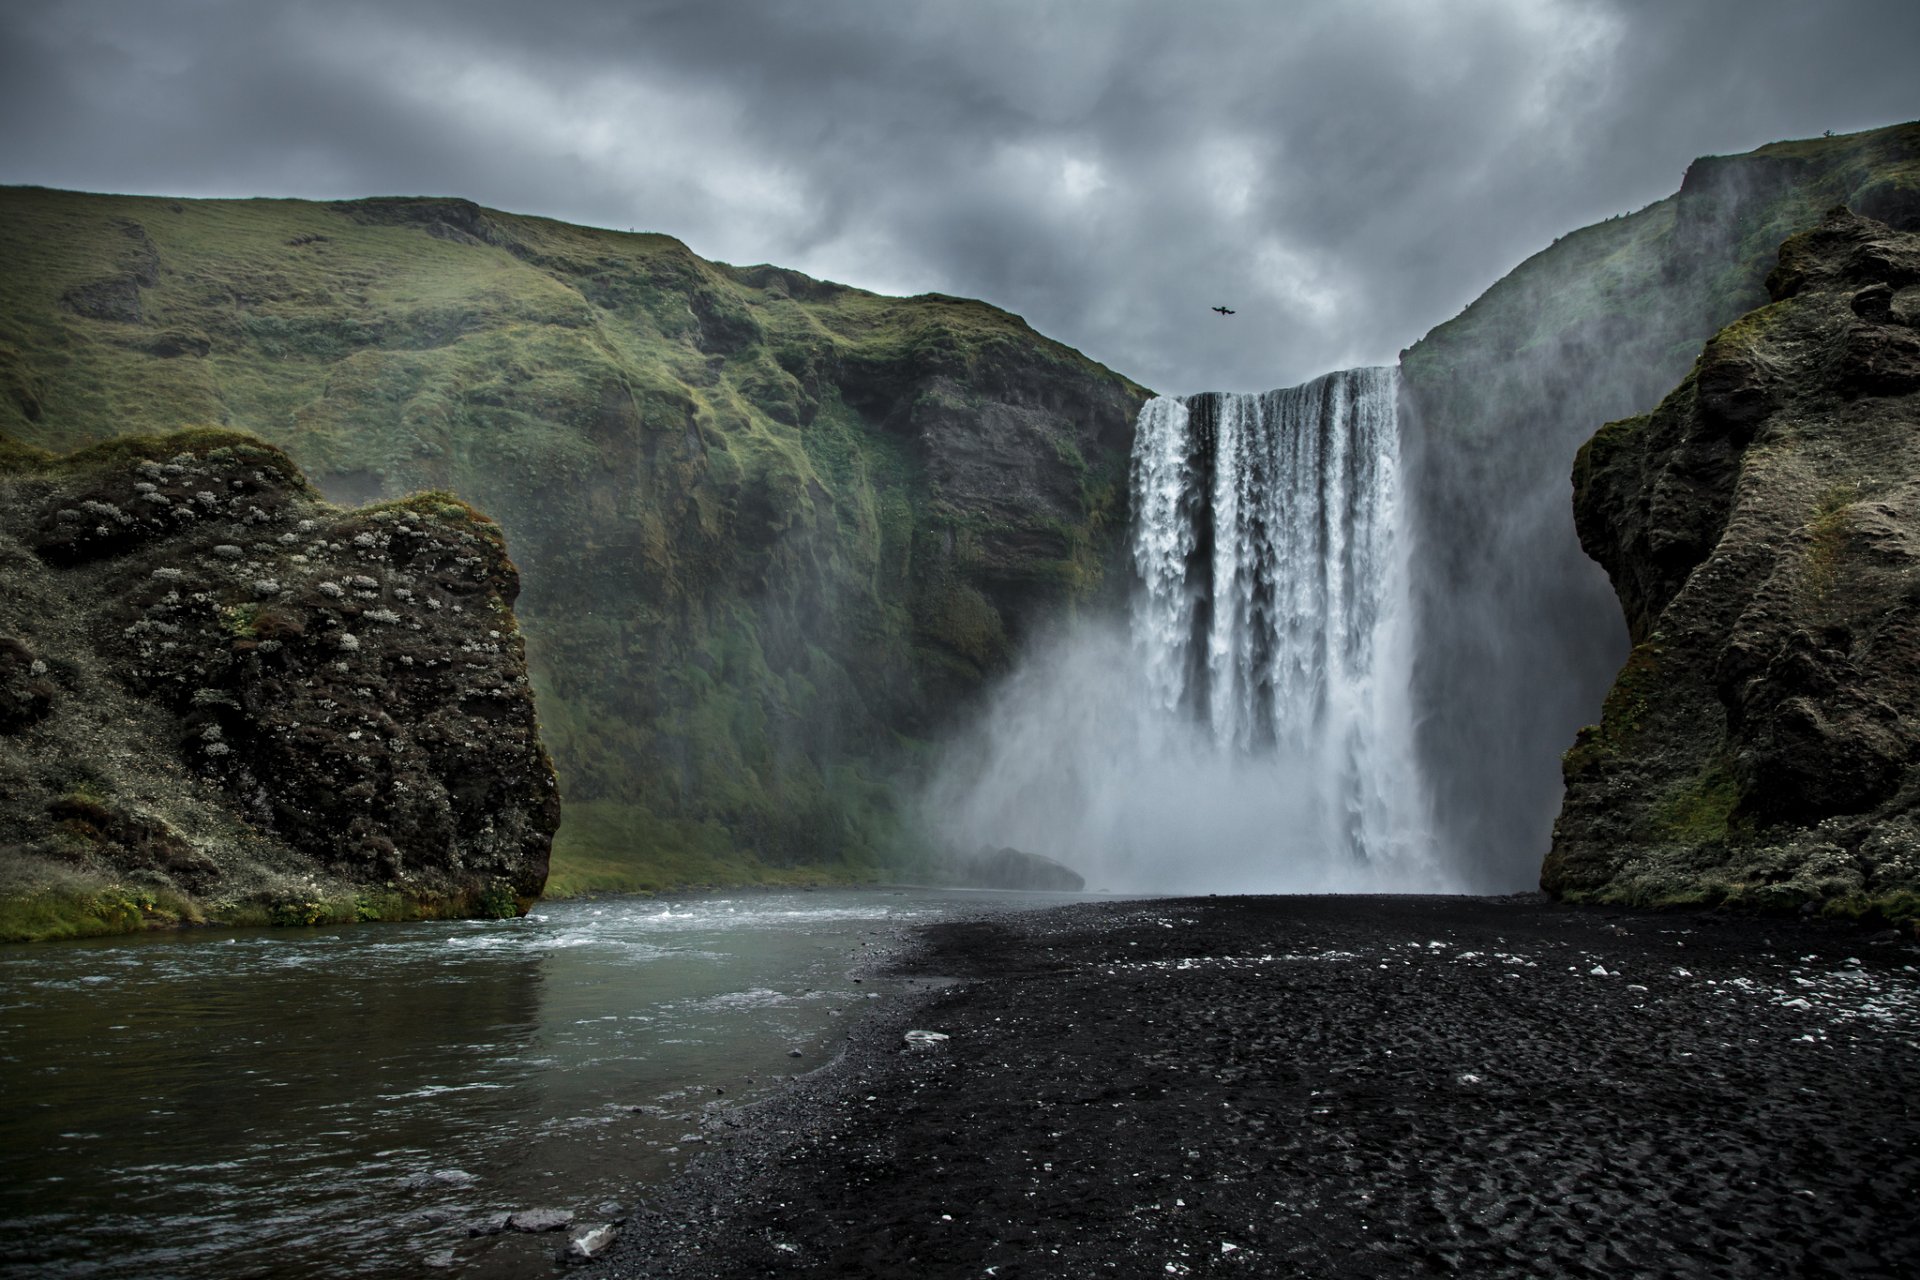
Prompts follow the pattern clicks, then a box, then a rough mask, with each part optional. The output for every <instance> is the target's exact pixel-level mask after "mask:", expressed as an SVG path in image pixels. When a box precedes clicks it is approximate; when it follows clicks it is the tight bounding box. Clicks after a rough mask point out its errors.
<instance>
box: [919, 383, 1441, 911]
mask: <svg viewBox="0 0 1920 1280" xmlns="http://www.w3.org/2000/svg"><path fill="white" fill-rule="evenodd" d="M1397 391H1398V387H1397V374H1396V372H1395V371H1394V370H1393V369H1390V368H1382V369H1350V370H1345V371H1342V372H1339V373H1333V374H1328V375H1327V376H1325V377H1323V378H1319V379H1317V380H1315V381H1313V382H1310V383H1308V384H1306V385H1305V386H1301V387H1292V388H1288V389H1286V390H1281V391H1270V392H1267V393H1265V394H1263V395H1227V394H1218V393H1213V394H1205V395H1195V396H1187V397H1183V398H1178V399H1176V398H1170V397H1160V398H1157V399H1154V400H1152V401H1150V402H1149V403H1148V404H1147V405H1146V406H1145V408H1143V409H1142V410H1141V413H1140V418H1139V421H1138V423H1137V424H1136V428H1135V440H1134V453H1133V495H1132V496H1133V517H1134V534H1133V557H1134V567H1135V570H1136V572H1137V576H1138V583H1137V590H1136V592H1135V595H1134V602H1133V607H1132V614H1131V617H1130V619H1129V620H1128V626H1127V628H1126V631H1127V633H1128V634H1126V635H1124V636H1122V635H1116V634H1114V631H1113V630H1112V629H1110V628H1107V629H1103V628H1102V627H1101V626H1100V625H1099V624H1098V623H1095V622H1089V623H1083V624H1081V625H1080V626H1078V627H1077V628H1076V629H1074V630H1071V631H1069V632H1068V633H1066V634H1064V635H1062V636H1059V637H1056V638H1055V639H1054V641H1053V643H1052V644H1051V645H1045V646H1041V647H1039V648H1037V649H1036V650H1035V652H1034V653H1033V654H1032V655H1030V657H1029V659H1028V661H1027V662H1026V663H1025V664H1023V666H1022V668H1021V669H1020V670H1018V671H1016V672H1015V673H1014V675H1013V676H1012V677H1011V678H1010V679H1009V681H1008V682H1007V685H1006V687H1005V689H1004V690H1003V692H1002V694H1001V696H1000V697H999V698H998V699H997V700H996V702H995V703H994V705H993V707H992V708H991V710H990V712H989V714H988V715H987V717H986V718H985V719H984V721H983V723H982V726H981V729H980V732H979V733H978V734H977V735H975V738H974V740H973V741H972V742H970V743H968V744H966V746H965V747H964V748H962V749H961V750H959V751H957V752H955V753H954V756H953V760H954V764H953V765H952V766H951V767H949V768H948V769H946V770H945V771H944V772H943V774H942V776H941V778H940V780H939V782H938V783H937V785H936V787H935V788H934V792H933V796H932V799H933V802H934V812H935V813H936V815H937V818H938V820H939V821H940V822H941V824H942V826H943V827H944V828H945V829H946V830H947V831H949V832H951V833H952V834H953V835H954V836H955V837H957V839H958V840H960V841H967V842H973V843H988V844H996V845H997V844H1012V845H1015V846H1017V847H1020V848H1027V849H1031V850H1033V851H1035V852H1040V853H1046V854H1049V855H1051V856H1054V857H1057V858H1059V859H1060V860H1062V861H1064V862H1067V863H1069V864H1071V865H1073V866H1075V867H1076V868H1077V869H1079V870H1081V871H1082V873H1083V874H1085V875H1087V878H1088V882H1089V884H1090V885H1093V886H1095V887H1105V888H1111V889H1115V890H1179V891H1192V890H1196V889H1201V888H1207V889H1238V890H1242V891H1262V890H1264V891H1302V890H1314V891H1321V890H1367V889H1375V890H1378V889H1389V890H1391V889H1398V890H1410V891H1421V890H1433V889H1440V888H1451V887H1456V886H1454V885H1452V884H1451V882H1450V881H1449V879H1448V878H1447V877H1446V876H1445V875H1444V874H1443V873H1442V871H1441V869H1440V868H1437V867H1436V866H1435V865H1434V863H1433V861H1432V858H1431V854H1430V849H1429V843H1430V842H1429V841H1428V840H1427V839H1426V838H1425V832H1424V825H1425V824H1424V819H1425V812H1426V804H1425V800H1424V794H1423V790H1422V787H1421V785H1420V779H1419V775H1418V770H1417V768H1416V765H1415V757H1414V754H1413V747H1412V738H1413V734H1412V715H1411V711H1410V702H1409V690H1408V684H1409V682H1408V674H1409V672H1410V670H1411V662H1410V645H1409V643H1408V638H1407V634H1406V621H1407V618H1408V610H1407V608H1406V603H1405V602H1406V600H1407V596H1408V591H1407V575H1406V568H1405V555H1404V552H1405V548H1404V546H1403V545H1402V543H1401V540H1400V539H1399V538H1398V536H1397V535H1398V529H1399V515H1400V506H1399V492H1398V478H1399V471H1398V458H1399V436H1398V424H1397V420H1396V414H1395V400H1396V396H1397Z"/></svg>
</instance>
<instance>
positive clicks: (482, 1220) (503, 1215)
mask: <svg viewBox="0 0 1920 1280" xmlns="http://www.w3.org/2000/svg"><path fill="white" fill-rule="evenodd" d="M510 1217H512V1215H511V1214H509V1213H507V1212H506V1211H505V1210H502V1211H500V1212H498V1213H489V1214H485V1215H483V1216H481V1217H478V1218H471V1219H469V1220H468V1221H467V1235H468V1236H470V1237H472V1236H497V1235H499V1234H500V1233H501V1232H502V1231H505V1230H506V1229H507V1220H508V1219H509V1218H510Z"/></svg>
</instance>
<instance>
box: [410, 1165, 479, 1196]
mask: <svg viewBox="0 0 1920 1280" xmlns="http://www.w3.org/2000/svg"><path fill="white" fill-rule="evenodd" d="M400 1185H401V1186H402V1187H405V1188H406V1189H407V1190H408V1191H438V1190H444V1189H447V1188H450V1187H470V1186H472V1185H473V1175H472V1174H470V1173H468V1172H467V1171H466V1170H465V1169H433V1170H429V1171H427V1172H424V1173H415V1174H409V1175H408V1176H407V1177H405V1178H402V1179H401V1180H400Z"/></svg>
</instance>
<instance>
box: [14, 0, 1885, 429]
mask: <svg viewBox="0 0 1920 1280" xmlns="http://www.w3.org/2000/svg"><path fill="white" fill-rule="evenodd" d="M1916 66H1920V4H1916V3H1913V0H1891V2H1888V3H1878V2H1876V3H1869V2H1867V0H1859V2H1857V3H1852V2H1847V0H1823V2H1820V3H1813V2H1810V0H1700V2H1698V3H1689V2H1688V0H1446V2H1443V0H1368V2H1364V3H1363V2H1359V0H1298V2H1289V0H1265V2H1264V3H1252V2H1250V3H1232V2H1228V0H1220V2H1216V3H1206V2H1205V0H1184V2H1181V3H1175V2H1174V0H1140V2H1137V3H1126V2H1123V0H1097V2H1096V0H1086V2H1070V0H1051V2H1049V0H1024V2H1019V3H986V2H982V0H964V2H963V0H946V2H945V3H932V2H921V0H857V2H856V0H787V2H785V3H776V2H774V0H764V2H760V3H745V2H743V3H727V2H725V0H684V2H679V0H646V2H627V3H621V2H617V0H598V2H593V0H581V2H579V3H569V2H566V0H545V2H544V3H540V4H530V3H517V2H515V3H506V2H504V0H503V2H494V0H380V2H378V3H365V4H361V3H302V4H294V3H275V2H272V0H173V2H169V0H0V117H3V118H4V119H5V120H6V121H7V127H6V128H5V129H4V130H0V182H3V183H39V184H43V185H48V186H57V187H73V188H80V189H84V190H94V191H122V192H143V193H165V194H173V195H188V196H200V195H206V196H214V195H218V196H246V195H277V196H307V197H314V198H335V197H346V196H363V195H383V194H417V193H430V194H450V195H461V196H467V197H470V198H472V199H475V200H478V201H480V202H481V203H483V204H487V205H491V206H494V207H496V208H502V209H509V210H514V211H518V212H526V213H538V214H545V215H548V216H550V217H555V218H562V219H566V220H568V221H572V222H584V223H592V224H596V225H600V226H609V227H618V228H627V227H632V228H636V229H639V230H651V231H664V232H667V233H669V234H672V235H674V236H678V237H679V238H680V239H682V240H684V241H686V242H687V244H689V245H690V246H692V248H693V249H694V251H695V252H697V253H700V254H702V255H704V256H706V257H709V258H718V259H722V260H725V261H731V262H737V263H751V262H762V261H770V262H775V263H779V264H781V265H784V266H788V267H793V268H797V269H799V270H801V271H805V272H807V273H809V274H811V275H815V276H821V277H824V278H827V279H833V280H840V281H843V282H846V283H850V284H856V285H860V286H863V287H865V288H869V289H876V290H879V291H882V292H887V293H919V292H924V291H938V292H944V293H954V294H964V295H968V296H973V297H980V298H985V299H987V300H988V301H991V302H994V303H996V304H998V305H1000V306H1003V307H1006V308H1009V309H1010V310H1013V311H1017V312H1019V313H1020V314H1022V315H1024V316H1025V317H1027V319H1028V320H1029V321H1031V322H1032V323H1033V325H1034V326H1035V327H1036V328H1038V329H1040V330H1041V331H1042V332H1044V333H1047V334H1050V335H1052V336H1054V337H1057V338H1059V339H1061V340H1063V341H1065V342H1068V343H1071V344H1073V345H1074V346H1077V347H1079V348H1081V349H1082V350H1083V351H1085V352H1087V353H1088V354H1089V355H1092V356H1094V357H1095V358H1097V359H1099V360H1102V361H1105V362H1106V363H1108V364H1110V365H1112V366H1114V367H1115V368H1118V369H1120V370H1122V371H1123V372H1126V373H1128V374H1130V375H1132V376H1133V377H1135V378H1137V379H1139V380H1140V381H1142V382H1144V383H1146V384H1148V385H1149V386H1152V387H1154V388H1156V389H1158V390H1162V391H1171V392H1186V391H1196V390H1202V389H1213V388H1218V389H1231V390H1254V389H1260V388H1265V387H1269V386H1277V385H1286V384H1290V383H1294V382H1299V381H1302V380H1304V379H1306V378H1309V377H1312V376H1313V375H1315V374H1317V373H1320V372H1323V371H1325V370H1327V369H1331V368H1338V367H1342V366H1346V365H1352V364H1361V363H1380V362H1386V361H1390V360H1392V359H1393V358H1394V356H1395V354H1396V353H1397V352H1398V351H1399V350H1400V348H1402V347H1404V346H1406V345H1408V344H1409V343H1411V342H1413V341H1414V340H1415V339H1416V338H1418V337H1419V336H1420V335H1421V334H1422V333H1424V332H1425V331H1426V330H1427V329H1429V328H1431V327H1432V326H1433V325H1435V324H1437V323H1439V322H1441V321H1443V320H1446V319H1447V318H1449V317H1450V316H1452V315H1454V314H1455V313H1457V312H1458V311H1459V310H1460V308H1461V307H1462V306H1464V305H1465V304H1466V303H1467V302H1469V301H1470V300H1471V299H1472V298H1473V297H1474V296H1475V295H1476V294H1478V293H1479V292H1480V291H1481V290H1482V289H1484V288H1486V286H1487V285H1489V284H1491V283H1492V282H1493V281H1494V280H1495V279H1497V278H1498V277H1499V276H1500V275H1502V274H1504V273H1505V272H1506V271H1507V270H1509V269H1510V268H1511V267H1513V266H1514V265H1515V264H1516V263H1518V262H1519V261H1520V260H1521V259H1523V258H1525V257H1526V256H1527V255H1529V254H1531V253H1533V252H1535V251H1537V250H1539V249H1541V248H1543V247H1544V246H1546V245H1547V244H1548V243H1549V242H1550V241H1551V240H1552V239H1553V238H1554V237H1555V236H1556V235H1559V234H1561V233H1563V232H1565V231H1568V230H1570V229H1572V228H1574V227H1577V226H1581V225H1584V224H1586V223H1589V222H1593V221H1596V220H1598V219H1601V218H1605V217H1607V216H1608V215H1610V214H1614V213H1621V212H1626V211H1630V210H1633V209H1637V208H1640V207H1641V206H1643V205H1645V204H1647V203H1649V202H1651V201H1653V200H1656V199H1659V198H1660V197H1662V196H1664V195H1667V194H1669V193H1670V192H1672V191H1673V190H1674V189H1675V188H1676V187H1677V186H1678V185H1679V182H1680V178H1681V175H1682V173H1683V172H1684V171H1685V168H1686V165H1687V162H1688V161H1689V160H1690V159H1692V158H1693V157H1694V156H1696V155H1700V154H1705V153H1714V152H1729V151H1744V150H1747V149H1750V148H1752V147H1754V146H1758V145H1760V144H1762V143H1765V142H1769V141H1773V140H1776V139H1780V138H1787V137H1805V136H1810V135H1815V134H1818V133H1820V132H1822V131H1823V130H1827V129H1832V130H1835V131H1836V132H1849V131H1852V130H1855V129H1863V128H1870V127H1873V126H1876V125H1882V124H1891V123H1896V122H1898V121H1902V120H1908V119H1913V118H1916V117H1920V73H1916V70H1915V68H1916ZM3 269H4V265H3V264H0V270H3ZM1216 303H1223V304H1225V305H1227V306H1231V307H1234V308H1236V309H1237V311H1238V314H1237V315H1235V316H1233V317H1231V318H1222V317H1220V316H1216V315H1214V314H1212V313H1211V312H1210V311H1209V310H1208V308H1209V307H1210V306H1212V305H1214V304H1216Z"/></svg>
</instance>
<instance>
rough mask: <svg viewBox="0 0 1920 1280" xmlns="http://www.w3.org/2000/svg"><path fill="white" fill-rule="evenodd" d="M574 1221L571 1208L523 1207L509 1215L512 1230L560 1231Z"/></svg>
mask: <svg viewBox="0 0 1920 1280" xmlns="http://www.w3.org/2000/svg"><path fill="white" fill-rule="evenodd" d="M572 1223H573V1210H571V1209H522V1210H520V1212H518V1213H514V1214H509V1215H508V1217H507V1229H508V1230H510V1231H526V1232H532V1233H538V1232H542V1231H560V1230H562V1229H564V1228H566V1227H568V1226H570V1225H571V1224H572Z"/></svg>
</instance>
